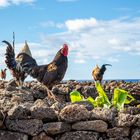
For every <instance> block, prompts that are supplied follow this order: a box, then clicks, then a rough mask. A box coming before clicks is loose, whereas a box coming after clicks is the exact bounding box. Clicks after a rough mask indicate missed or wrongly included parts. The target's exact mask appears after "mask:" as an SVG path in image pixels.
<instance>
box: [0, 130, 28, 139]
mask: <svg viewBox="0 0 140 140" xmlns="http://www.w3.org/2000/svg"><path fill="white" fill-rule="evenodd" d="M0 140H28V136H27V135H26V134H23V133H17V132H10V131H3V130H0Z"/></svg>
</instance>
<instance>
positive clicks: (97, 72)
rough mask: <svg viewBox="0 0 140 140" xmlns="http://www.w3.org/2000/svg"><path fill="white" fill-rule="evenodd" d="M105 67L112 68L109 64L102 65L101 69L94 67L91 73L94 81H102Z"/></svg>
mask: <svg viewBox="0 0 140 140" xmlns="http://www.w3.org/2000/svg"><path fill="white" fill-rule="evenodd" d="M106 66H112V65H110V64H103V65H102V66H101V68H100V67H99V66H98V65H96V67H95V68H94V69H93V71H92V76H93V78H94V80H95V81H99V82H101V81H102V79H103V75H104V72H105V71H106Z"/></svg>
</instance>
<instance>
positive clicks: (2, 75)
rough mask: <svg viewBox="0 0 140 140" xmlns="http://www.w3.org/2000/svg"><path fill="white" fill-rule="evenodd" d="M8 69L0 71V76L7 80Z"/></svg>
mask: <svg viewBox="0 0 140 140" xmlns="http://www.w3.org/2000/svg"><path fill="white" fill-rule="evenodd" d="M6 70H7V69H4V70H3V69H1V72H0V78H1V79H2V80H5V79H6Z"/></svg>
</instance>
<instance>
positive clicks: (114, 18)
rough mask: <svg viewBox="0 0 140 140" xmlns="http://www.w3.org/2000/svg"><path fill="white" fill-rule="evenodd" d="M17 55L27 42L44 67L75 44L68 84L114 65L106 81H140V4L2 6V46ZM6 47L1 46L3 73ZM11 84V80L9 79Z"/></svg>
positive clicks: (11, 1)
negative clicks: (11, 45) (12, 45)
mask: <svg viewBox="0 0 140 140" xmlns="http://www.w3.org/2000/svg"><path fill="white" fill-rule="evenodd" d="M13 31H14V32H15V34H16V45H15V46H16V53H17V52H19V50H20V48H21V47H22V46H23V44H24V41H25V40H27V41H28V44H29V46H30V49H31V52H32V55H33V57H34V58H35V59H36V60H37V62H38V64H47V63H49V62H50V61H51V60H52V59H53V56H54V55H55V53H56V52H57V51H58V50H59V49H60V48H61V46H62V44H63V43H68V44H69V50H70V51H69V56H68V59H69V66H68V70H67V73H66V75H65V79H92V76H91V72H92V69H93V67H94V66H95V65H96V64H99V66H101V65H102V64H104V63H110V64H112V67H108V69H107V71H106V73H105V75H104V78H105V79H138V78H140V62H139V60H140V1H139V0H0V40H1V41H2V40H4V39H5V40H8V41H12V32H13ZM4 53H5V45H4V44H2V43H0V59H1V64H0V67H1V68H4V67H5V64H4V59H5V58H4ZM9 78H11V77H10V75H9V74H8V79H9Z"/></svg>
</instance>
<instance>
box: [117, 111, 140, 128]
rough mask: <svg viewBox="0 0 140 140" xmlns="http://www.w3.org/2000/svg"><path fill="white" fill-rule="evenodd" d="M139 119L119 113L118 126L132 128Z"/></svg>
mask: <svg viewBox="0 0 140 140" xmlns="http://www.w3.org/2000/svg"><path fill="white" fill-rule="evenodd" d="M136 121H137V118H136V117H135V116H134V115H130V114H124V113H119V115H118V117H116V119H115V123H116V126H126V127H127V126H128V127H130V126H132V125H134V124H135V123H136Z"/></svg>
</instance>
